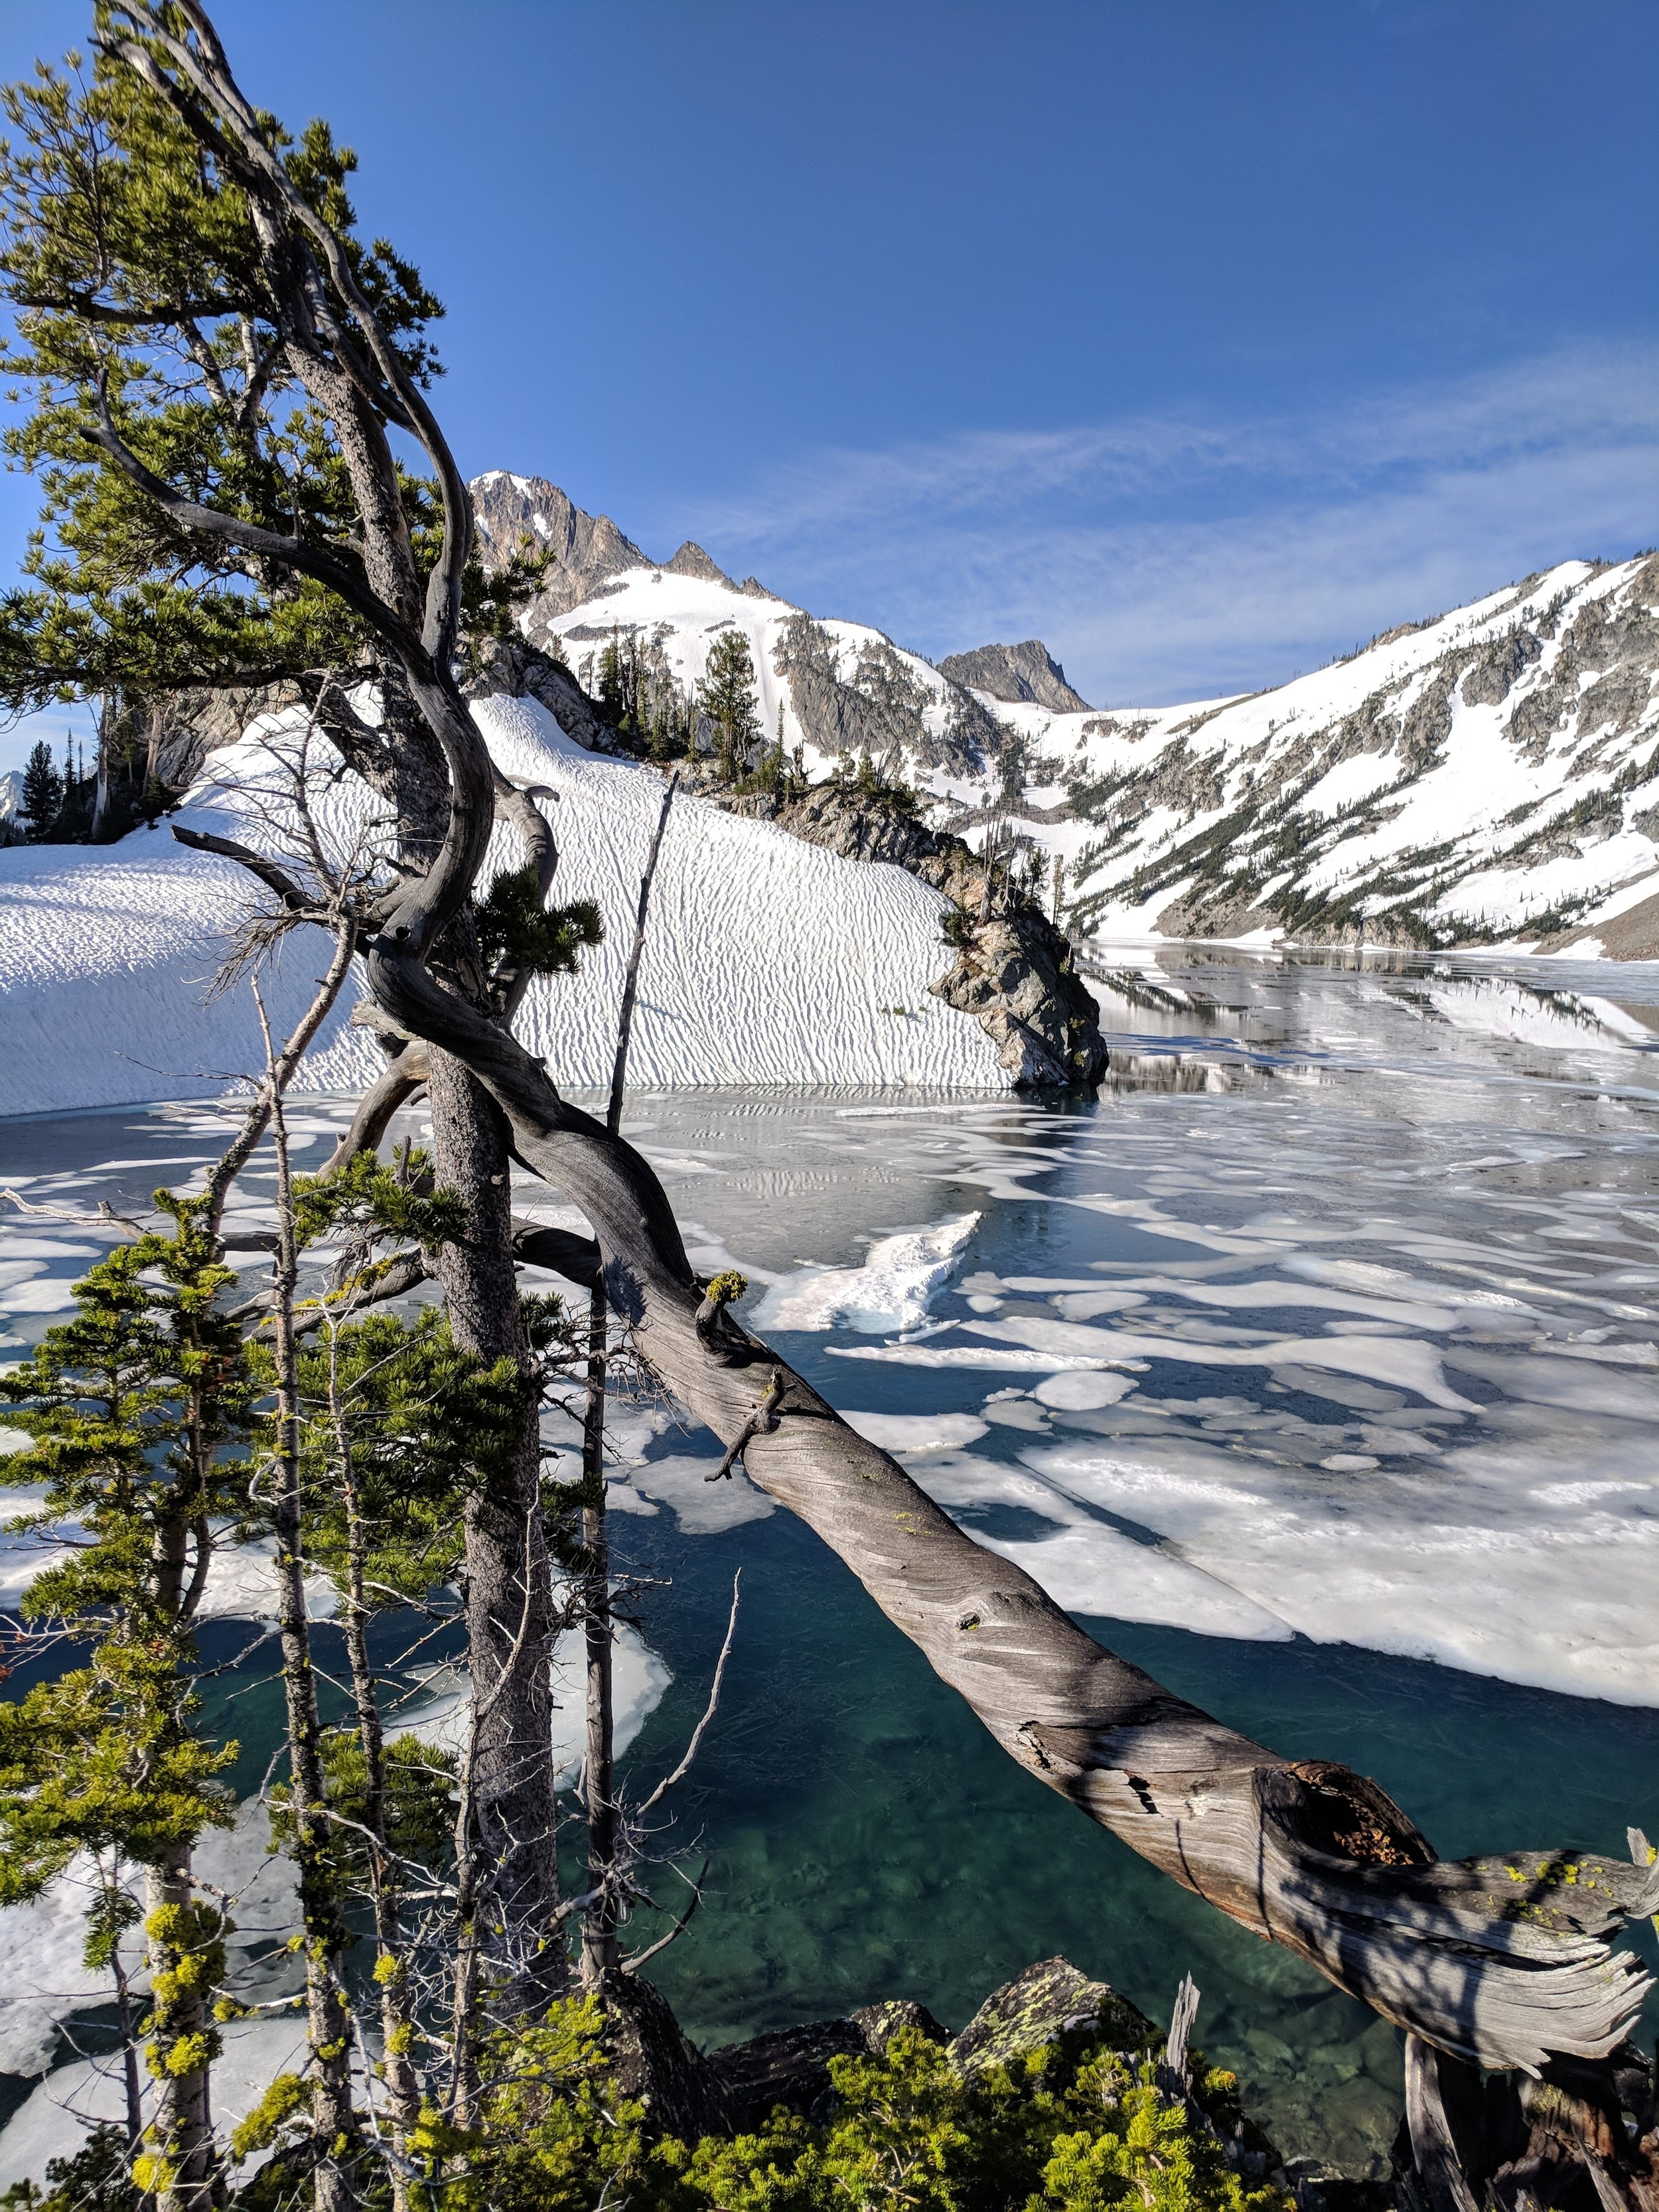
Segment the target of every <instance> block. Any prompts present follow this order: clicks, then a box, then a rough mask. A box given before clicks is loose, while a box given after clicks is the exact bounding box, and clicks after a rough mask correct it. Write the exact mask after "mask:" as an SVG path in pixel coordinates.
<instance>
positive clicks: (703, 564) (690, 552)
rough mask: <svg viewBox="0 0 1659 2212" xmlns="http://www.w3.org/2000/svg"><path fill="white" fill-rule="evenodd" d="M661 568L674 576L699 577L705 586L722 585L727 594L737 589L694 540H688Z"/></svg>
mask: <svg viewBox="0 0 1659 2212" xmlns="http://www.w3.org/2000/svg"><path fill="white" fill-rule="evenodd" d="M663 566H664V567H665V568H667V569H668V570H669V572H670V573H671V574H673V575H676V576H700V577H701V578H702V580H703V582H704V583H705V584H724V585H725V586H726V590H727V591H728V592H735V591H736V590H737V589H738V586H737V585H736V584H734V583H733V582H732V579H731V578H730V577H729V576H728V575H727V574H726V571H725V569H724V568H721V566H720V562H718V561H716V560H715V558H714V556H713V554H711V553H705V552H704V550H703V549H702V546H701V545H699V544H698V543H697V541H696V538H687V539H686V541H685V543H684V545H682V546H681V548H680V550H679V551H678V553H676V554H675V556H674V557H673V559H672V560H671V561H665V562H664V563H663Z"/></svg>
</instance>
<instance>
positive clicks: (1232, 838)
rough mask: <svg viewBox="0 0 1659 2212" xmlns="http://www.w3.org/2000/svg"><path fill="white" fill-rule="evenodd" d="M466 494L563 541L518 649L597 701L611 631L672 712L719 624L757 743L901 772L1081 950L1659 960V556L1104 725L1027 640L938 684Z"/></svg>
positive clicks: (492, 531) (929, 673) (747, 602)
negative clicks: (1114, 942) (1064, 703)
mask: <svg viewBox="0 0 1659 2212" xmlns="http://www.w3.org/2000/svg"><path fill="white" fill-rule="evenodd" d="M475 494H476V495H477V499H478V503H479V511H480V529H481V536H482V537H483V541H484V544H485V547H486V550H487V551H488V550H501V551H505V550H508V548H509V547H510V545H511V544H516V543H517V542H518V540H519V539H520V538H523V537H525V536H533V537H534V538H536V539H537V541H538V542H539V543H542V544H548V545H551V546H552V547H553V548H554V550H555V553H556V566H555V569H554V572H553V574H552V576H551V579H550V589H549V590H548V591H547V592H544V594H543V596H542V598H541V599H538V601H537V603H536V605H534V607H533V608H532V610H531V611H530V614H529V616H528V617H527V619H526V631H527V633H528V634H529V635H530V636H531V637H532V641H535V640H539V641H549V640H550V639H551V638H553V637H556V638H557V639H558V640H559V641H560V646H561V649H562V652H563V653H564V655H565V657H566V658H567V659H568V662H569V664H570V665H571V667H572V668H573V669H574V671H575V672H576V673H577V675H578V676H579V677H581V678H583V679H584V680H585V681H586V683H587V684H589V687H590V688H592V683H593V682H594V680H595V677H596V671H597V669H598V665H599V657H600V655H601V654H602V653H603V651H604V648H605V644H606V642H607V641H610V640H611V638H612V637H629V636H631V637H633V638H634V639H635V640H636V641H638V644H639V647H640V648H641V651H642V652H644V653H646V654H647V655H648V656H650V657H651V658H652V659H653V660H654V662H655V664H656V665H657V666H658V667H659V670H660V671H662V673H663V674H664V675H665V677H669V678H672V680H673V682H674V683H675V684H677V685H678V686H679V687H681V689H683V690H689V689H690V687H691V686H693V685H694V684H696V683H697V682H699V681H700V680H701V678H702V671H703V666H704V663H705V661H706V659H707V656H708V649H709V647H710V645H711V644H712V643H713V641H714V637H715V636H716V635H718V634H719V632H720V630H721V629H726V628H728V627H730V626H732V625H735V626H737V627H738V628H740V629H743V630H744V631H745V632H746V634H747V635H748V638H749V641H750V651H751V654H752V656H753V659H754V664H755V671H756V678H757V691H758V694H759V699H760V710H761V717H762V721H763V727H764V730H765V732H766V734H767V737H768V738H769V739H770V738H775V737H776V736H777V735H779V734H780V733H781V735H782V738H783V741H784V743H785V745H786V747H787V749H789V750H792V751H793V750H794V748H795V747H796V746H798V745H799V747H800V748H801V750H802V753H803V756H804V758H805V764H806V766H807V768H808V769H809V771H811V772H812V773H815V774H819V775H821V774H823V773H824V772H825V771H826V770H827V769H829V768H831V767H833V766H834V765H836V763H839V762H842V761H844V760H846V759H847V758H848V757H849V756H856V755H857V754H859V753H860V752H864V751H867V752H868V753H869V754H870V755H871V756H872V759H873V760H875V761H876V762H877V763H878V764H881V763H888V764H890V766H891V767H892V768H894V769H902V773H903V774H904V775H906V776H907V777H908V779H909V780H910V781H912V782H914V783H915V785H916V787H918V789H919V790H921V792H922V793H924V794H925V795H927V796H929V797H931V798H932V799H933V801H934V802H935V811H934V813H933V820H934V821H935V822H936V823H938V824H939V825H940V826H944V827H949V828H955V829H959V830H961V831H962V832H963V834H964V835H966V836H969V838H970V839H972V840H974V841H975V842H978V840H979V839H980V838H981V836H984V835H986V834H995V835H997V836H1001V837H1004V838H1006V837H1009V836H1012V837H1013V838H1014V839H1015V840H1017V841H1018V842H1020V843H1023V844H1025V845H1027V846H1029V847H1030V848H1032V849H1031V857H1030V869H1029V872H1030V880H1031V881H1032V882H1033V883H1035V882H1036V880H1037V878H1038V876H1039V874H1040V873H1041V874H1042V877H1043V878H1044V880H1045V881H1052V873H1051V871H1052V867H1053V864H1054V862H1055V861H1056V860H1058V861H1059V862H1060V863H1061V864H1063V867H1064V883H1063V896H1064V899H1065V903H1066V911H1067V914H1068V915H1069V916H1070V918H1071V921H1072V922H1073V927H1074V929H1075V930H1077V931H1079V932H1081V933H1086V934H1091V935H1101V936H1106V937H1118V938H1139V939H1158V938H1179V937H1194V936H1197V937H1222V938H1228V939H1237V938H1241V937H1243V938H1249V939H1253V940H1255V941H1259V942H1272V941H1276V940H1281V939H1291V940H1297V941H1302V942H1331V941H1335V942H1342V943H1352V942H1355V941H1358V940H1362V939H1363V940H1364V941H1367V942H1372V943H1382V944H1398V945H1497V944H1516V945H1528V946H1529V947H1534V948H1537V949H1541V950H1544V951H1556V950H1565V949H1567V948H1569V947H1571V949H1573V950H1575V951H1578V952H1580V953H1581V954H1588V953H1593V952H1595V951H1603V952H1606V953H1607V954H1609V955H1611V956H1613V957H1624V958H1640V957H1659V701H1656V699H1655V696H1654V683H1655V679H1656V678H1659V556H1651V555H1649V556H1640V557H1638V559H1635V560H1632V561H1626V562H1620V563H1617V564H1614V565H1607V564H1605V563H1593V562H1584V561H1570V562H1564V563H1563V564H1562V565H1561V566H1560V567H1559V568H1553V569H1551V570H1549V571H1548V572H1547V573H1546V574H1541V575H1535V576H1531V577H1528V578H1527V579H1526V580H1524V581H1523V582H1522V583H1519V584H1514V585H1511V586H1508V587H1507V588H1505V589H1504V590H1503V591H1500V592H1493V593H1492V594H1491V595H1490V596H1489V597H1487V598H1486V599H1480V600H1478V601H1476V602H1475V603H1474V605H1471V606H1467V607H1462V608H1459V609H1456V610H1455V611H1453V612H1452V613H1450V614H1447V615H1443V616H1440V617H1437V618H1435V619H1434V620H1431V621H1428V622H1423V623H1407V624H1404V625H1402V626H1401V627H1400V628H1398V629H1393V630H1390V631H1388V632H1386V633H1385V634H1384V635H1383V636H1381V637H1379V638H1376V640H1374V641H1373V642H1372V643H1371V644H1370V646H1368V647H1366V648H1365V649H1364V651H1363V652H1360V653H1355V654H1352V655H1351V656H1350V657H1349V658H1348V659H1345V660H1341V661H1339V662H1337V663H1335V664H1334V665H1333V666H1331V667H1328V668H1325V669H1321V670H1319V671H1316V673H1315V674H1313V675H1310V676H1304V677H1298V678H1296V679H1295V680H1294V681H1293V682H1291V683H1289V684H1282V685H1280V686H1279V687H1278V688H1277V689H1276V690H1269V691H1264V692H1259V693H1256V694H1255V695H1253V696H1249V697H1245V698H1237V699H1218V700H1206V701H1201V702H1198V703H1196V704H1192V705H1185V706H1180V707H1170V708H1156V709H1152V708H1116V709H1114V710H1111V711H1109V712H1105V713H1095V712H1092V711H1091V710H1090V709H1088V708H1085V707H1083V706H1082V705H1081V704H1080V703H1079V704H1078V705H1075V706H1071V707H1068V708H1064V709H1063V710H1062V708H1061V707H1060V704H1059V702H1060V700H1061V699H1063V698H1064V697H1066V696H1069V697H1070V698H1071V699H1073V700H1075V699H1076V698H1077V695H1076V693H1074V692H1072V691H1071V690H1070V687H1069V686H1068V685H1066V684H1065V679H1064V674H1063V671H1061V670H1060V668H1059V666H1058V664H1057V663H1055V662H1054V660H1053V659H1052V657H1051V656H1050V655H1049V654H1048V652H1047V650H1046V648H1044V647H1041V646H1040V645H1037V644H1036V641H1030V642H1029V643H1028V644H1026V645H1024V646H1020V647H981V648H979V650H978V651H976V652H975V653H963V654H960V655H954V656H952V657H951V659H947V660H946V661H945V662H944V663H942V664H941V665H940V666H939V667H937V668H935V667H934V666H933V665H931V664H930V663H929V662H927V660H925V659H922V658H921V656H920V655H919V654H915V653H907V652H905V651H904V650H903V649H902V647H898V646H896V645H895V644H894V643H893V641H891V640H890V639H889V638H887V637H885V636H884V635H883V634H882V633H881V632H880V631H879V630H877V629H872V628H869V627H867V626H866V625H863V624H860V623H851V622H842V621H829V622H817V621H814V620H813V619H812V618H811V616H810V615H807V614H805V613H804V612H803V611H801V610H800V609H799V608H797V607H794V606H792V605H789V603H788V602H787V601H786V600H783V599H777V598H775V597H774V596H773V595H771V594H770V593H769V592H766V591H765V590H764V588H763V586H761V585H759V584H758V583H757V582H756V581H755V580H754V579H753V578H752V577H751V578H750V579H748V580H746V581H745V582H744V583H743V584H741V585H738V584H734V583H733V582H732V580H731V579H730V578H729V577H728V576H726V575H725V574H723V572H722V571H721V570H720V568H718V567H717V566H716V564H715V563H714V561H713V560H712V559H711V558H710V557H709V556H708V554H706V553H705V552H704V551H703V550H702V548H701V547H698V546H693V545H687V546H683V547H682V548H681V549H680V551H679V552H678V554H676V555H675V556H674V558H673V560H672V561H671V562H667V563H666V564H664V565H662V566H658V565H657V564H656V563H654V562H651V561H650V560H649V559H648V558H647V556H645V555H644V554H643V553H642V552H641V550H640V549H639V548H638V547H637V546H635V545H634V544H632V542H631V541H630V540H629V539H627V538H623V535H622V533H621V532H620V531H618V530H617V528H616V526H615V525H614V524H612V523H611V522H610V521H608V520H605V518H600V519H599V520H598V521H597V522H596V521H594V520H592V518H590V517H588V516H586V515H584V514H582V513H580V510H579V509H576V508H574V507H572V506H571V504H570V501H568V499H567V498H566V497H565V495H564V494H563V493H562V492H560V491H558V490H557V489H556V488H555V487H554V486H552V485H550V484H545V483H542V482H541V481H540V480H539V479H538V478H534V477H508V476H506V475H503V474H499V473H497V474H495V475H492V476H491V477H486V478H483V479H481V480H480V481H479V483H478V484H477V485H476V486H475ZM567 549H568V550H567ZM561 564H562V565H561ZM578 591H580V593H581V596H580V597H575V598H573V597H572V596H571V595H572V593H573V592H578ZM964 679H966V680H964ZM1022 695H1031V696H1022Z"/></svg>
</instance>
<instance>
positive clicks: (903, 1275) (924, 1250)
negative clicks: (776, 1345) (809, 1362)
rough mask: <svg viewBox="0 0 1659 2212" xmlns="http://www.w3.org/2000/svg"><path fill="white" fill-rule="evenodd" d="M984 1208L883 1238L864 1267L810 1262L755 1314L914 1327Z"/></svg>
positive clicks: (796, 1322)
mask: <svg viewBox="0 0 1659 2212" xmlns="http://www.w3.org/2000/svg"><path fill="white" fill-rule="evenodd" d="M979 1219H980V1217H979V1215H978V1214H977V1213H963V1214H958V1215H956V1216H955V1217H954V1218H951V1220H948V1221H941V1222H939V1223H938V1224H937V1225H935V1226H934V1227H933V1228H930V1229H913V1230H906V1231H902V1233H901V1234H899V1235H897V1236H893V1237H878V1239H877V1240H876V1241H875V1242H874V1243H872V1245H871V1247H870V1251H869V1256H868V1257H867V1258H866V1261H865V1263H864V1265H863V1266H862V1267H808V1268H806V1269H805V1270H803V1271H802V1273H799V1275H795V1276H792V1277H787V1278H786V1279H785V1280H784V1281H782V1282H781V1283H778V1284H775V1285H774V1286H773V1287H772V1289H771V1290H770V1291H769V1292H768V1293H767V1296H766V1297H765V1299H764V1300H763V1303H762V1304H761V1305H760V1306H759V1307H758V1308H757V1311H756V1315H755V1324H756V1326H757V1328H794V1329H826V1328H834V1327H835V1326H836V1323H837V1322H841V1323H842V1324H844V1325H845V1326H846V1327H847V1328H854V1329H860V1330H867V1331H869V1332H871V1333H872V1334H874V1333H875V1332H877V1331H878V1330H881V1329H885V1328H896V1329H906V1328H915V1327H916V1325H917V1324H918V1322H921V1321H924V1320H925V1319H926V1318H927V1307H928V1302H929V1300H930V1299H931V1298H932V1297H933V1293H934V1291H936V1290H937V1289H938V1288H939V1285H941V1284H942V1283H943V1282H945V1279H947V1278H948V1276H949V1275H950V1274H951V1271H952V1270H953V1269H954V1268H955V1267H956V1266H957V1262H958V1261H959V1260H960V1258H961V1255H962V1251H963V1247H964V1246H965V1245H966V1243H967V1242H968V1240H969V1237H971V1236H972V1235H973V1233H974V1231H975V1229H976V1228H977V1227H978V1225H979Z"/></svg>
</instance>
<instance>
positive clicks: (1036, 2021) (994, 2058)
mask: <svg viewBox="0 0 1659 2212" xmlns="http://www.w3.org/2000/svg"><path fill="white" fill-rule="evenodd" d="M1073 2036H1074V2037H1076V2038H1077V2039H1079V2041H1087V2042H1090V2043H1108V2044H1109V2045H1111V2047H1112V2049H1113V2050H1114V2051H1143V2050H1146V2048H1147V2047H1148V2046H1149V2045H1152V2044H1154V2043H1156V2042H1158V2040H1159V2036H1158V2029H1157V2027H1155V2026H1154V2024H1153V2023H1152V2021H1150V2020H1148V2019H1147V2017H1146V2014H1145V2013H1144V2012H1142V2011H1141V2010H1140V2009H1139V2007H1138V2006H1136V2005H1132V2004H1131V2003H1130V2002H1129V2000H1128V1998H1127V1997H1125V1996H1119V1995H1118V1993H1117V1991H1116V1990H1115V1989H1114V1988H1113V1987H1112V1986H1111V1984H1110V1983H1109V1982H1091V1980H1090V1979H1089V1978H1088V1976H1087V1975H1086V1974H1080V1973H1079V1972H1078V1970H1077V1968H1076V1967H1075V1966H1073V1965H1072V1964H1071V1963H1070V1961H1069V1960H1066V1959H1044V1960H1042V1962H1041V1963H1040V1964H1039V1965H1037V1966H1028V1967H1027V1968H1026V1969H1025V1972H1024V1973H1023V1974H1017V1975H1016V1976H1015V1978H1014V1979H1013V1980H1012V1982H1006V1983H1005V1984H1003V1986H1002V1988H1001V1989H1000V1990H993V1991H992V1993H991V1995H990V1996H988V1997H987V1998H986V2000H985V2002H984V2003H983V2004H982V2005H981V2007H980V2008H979V2010H978V2011H977V2012H976V2013H975V2015H974V2016H973V2018H972V2019H971V2020H970V2021H969V2023H968V2025H967V2027H964V2028H963V2031H962V2033H961V2034H960V2035H958V2036H957V2037H956V2038H955V2039H953V2041H952V2042H951V2045H950V2056H951V2064H952V2065H953V2066H955V2067H956V2068H957V2069H958V2070H959V2071H960V2072H962V2073H963V2074H977V2073H981V2072H982V2071H983V2070H984V2069H985V2068H986V2067H987V2066H1006V2065H1007V2064H1008V2063H1010V2062H1011V2061H1012V2060H1013V2059H1016V2058H1024V2057H1028V2056H1029V2055H1030V2052H1032V2051H1042V2050H1044V2049H1046V2048H1047V2046H1048V2045H1049V2044H1051V2043H1062V2042H1064V2041H1065V2040H1066V2038H1067V2037H1073Z"/></svg>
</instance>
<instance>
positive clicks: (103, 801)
mask: <svg viewBox="0 0 1659 2212" xmlns="http://www.w3.org/2000/svg"><path fill="white" fill-rule="evenodd" d="M111 706H112V702H111V699H110V696H109V694H108V693H107V692H106V693H105V694H104V696H102V698H100V700H99V702H98V781H97V785H96V787H95V790H94V795H93V802H92V842H93V843H94V845H95V844H96V843H97V842H98V840H99V839H100V837H101V836H103V834H104V817H105V815H106V813H107V812H108V811H109V736H110V724H111V722H112V720H113V719H114V717H113V715H112V712H111Z"/></svg>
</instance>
